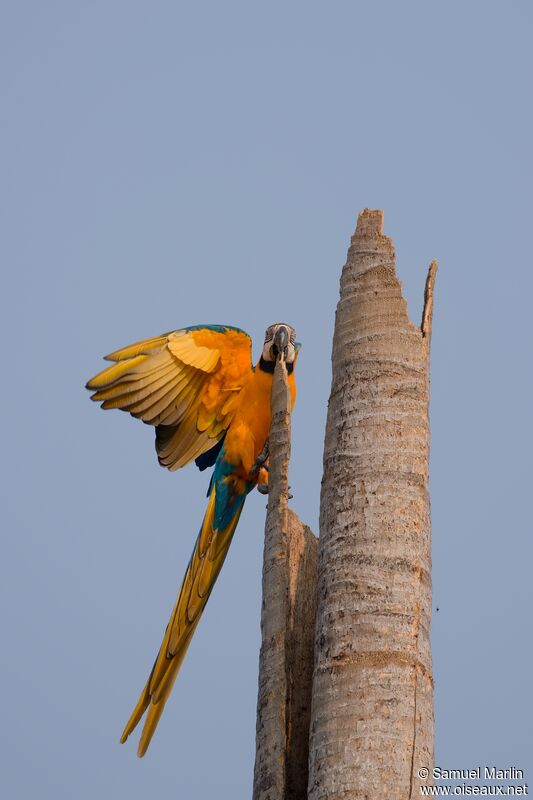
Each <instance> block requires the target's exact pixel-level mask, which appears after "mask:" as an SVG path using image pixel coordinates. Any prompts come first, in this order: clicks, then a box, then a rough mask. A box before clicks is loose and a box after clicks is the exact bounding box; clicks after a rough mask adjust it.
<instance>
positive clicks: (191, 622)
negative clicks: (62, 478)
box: [87, 323, 300, 757]
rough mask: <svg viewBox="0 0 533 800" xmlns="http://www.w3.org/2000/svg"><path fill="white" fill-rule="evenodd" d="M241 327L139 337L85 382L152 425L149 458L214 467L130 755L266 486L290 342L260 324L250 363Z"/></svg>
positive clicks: (144, 743)
mask: <svg viewBox="0 0 533 800" xmlns="http://www.w3.org/2000/svg"><path fill="white" fill-rule="evenodd" d="M251 346H252V342H251V339H250V337H249V336H248V334H247V333H245V332H244V331H243V330H241V329H240V328H234V327H231V326H229V325H194V326H192V327H188V328H182V329H180V330H175V331H171V332H169V333H165V334H162V335H161V336H156V337H155V338H153V339H146V340H144V341H141V342H137V343H136V344H132V345H130V346H128V347H124V348H122V349H120V350H116V351H115V352H114V353H111V354H110V355H108V356H105V358H106V359H107V360H109V361H113V362H114V363H113V365H112V366H110V367H107V369H105V370H103V371H102V372H100V373H98V375H96V376H95V377H94V378H91V380H90V381H88V383H87V388H88V389H90V390H91V391H93V394H92V395H91V399H92V400H97V401H102V408H105V409H107V408H119V409H122V410H123V411H129V412H130V414H132V416H134V417H138V418H140V419H142V420H143V422H146V423H148V424H150V425H154V426H155V429H156V430H155V434H156V436H155V446H156V451H157V455H158V458H159V463H160V464H161V465H162V466H163V467H167V468H168V469H169V470H176V469H178V468H179V467H183V466H185V464H188V463H190V462H191V461H193V460H195V462H196V464H197V465H198V467H199V468H200V469H201V470H204V469H206V468H207V467H210V466H214V470H213V474H212V477H211V481H210V484H209V490H208V498H209V500H208V503H207V510H206V512H205V516H204V519H203V522H202V525H201V527H200V532H199V534H198V538H197V539H196V544H195V546H194V550H193V553H192V556H191V559H190V561H189V565H188V567H187V570H186V572H185V577H184V579H183V583H182V585H181V589H180V591H179V594H178V599H177V600H176V604H175V606H174V609H173V611H172V614H171V617H170V621H169V623H168V625H167V628H166V632H165V635H164V638H163V642H162V644H161V648H160V650H159V653H158V655H157V658H156V660H155V663H154V666H153V668H152V671H151V673H150V676H149V678H148V681H147V683H146V686H145V688H144V690H143V692H142V694H141V696H140V698H139V701H138V703H137V705H136V706H135V709H134V710H133V713H132V715H131V717H130V719H129V720H128V722H127V724H126V727H125V728H124V732H123V734H122V737H121V740H120V741H121V742H125V741H126V739H127V738H128V736H129V735H130V733H131V732H132V731H133V729H134V728H135V726H136V725H137V723H138V722H139V721H140V719H141V718H142V717H143V715H144V713H145V712H146V711H147V715H146V719H145V722H144V727H143V730H142V734H141V738H140V741H139V747H138V750H137V755H138V756H140V757H141V756H143V755H144V754H145V753H146V750H147V748H148V745H149V744H150V741H151V739H152V736H153V734H154V731H155V728H156V726H157V723H158V721H159V719H160V717H161V714H162V712H163V709H164V706H165V703H166V701H167V699H168V697H169V694H170V692H171V690H172V686H173V685H174V681H175V679H176V676H177V674H178V671H179V669H180V666H181V664H182V662H183V658H184V656H185V653H186V651H187V648H188V646H189V643H190V641H191V638H192V636H193V634H194V631H195V630H196V626H197V625H198V622H199V620H200V617H201V615H202V612H203V610H204V608H205V605H206V603H207V600H208V598H209V595H210V594H211V591H212V589H213V586H214V584H215V581H216V579H217V577H218V574H219V572H220V569H221V567H222V564H223V563H224V559H225V557H226V554H227V552H228V549H229V546H230V543H231V540H232V537H233V534H234V532H235V528H236V527H237V523H238V521H239V517H240V515H241V511H242V509H243V505H244V501H245V498H246V496H247V494H248V493H249V492H250V491H251V490H252V489H253V488H254V487H255V486H258V488H259V489H260V490H262V491H263V492H266V491H268V463H267V459H268V435H269V431H270V421H271V411H270V394H271V387H272V378H273V373H274V367H275V364H276V361H277V360H278V359H283V360H284V361H285V364H286V368H287V374H288V383H289V389H290V394H291V401H292V404H294V400H295V398H296V385H295V382H294V365H295V362H296V359H297V356H298V350H299V347H300V345H299V344H298V343H297V342H296V341H295V332H294V329H293V328H292V327H291V326H290V325H287V324H285V323H276V324H274V325H271V326H270V327H269V328H267V331H266V334H265V341H264V345H263V350H262V353H261V357H260V359H259V362H258V363H257V365H256V366H255V367H254V366H252V357H251Z"/></svg>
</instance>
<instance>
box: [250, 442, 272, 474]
mask: <svg viewBox="0 0 533 800" xmlns="http://www.w3.org/2000/svg"><path fill="white" fill-rule="evenodd" d="M267 459H268V439H267V440H266V442H265V444H264V446H263V449H262V450H261V452H260V453H259V455H258V456H257V458H256V459H255V463H254V465H253V467H252V469H251V470H250V473H251V474H252V475H256V474H257V473H258V472H259V470H260V469H261V468H262V467H263V468H264V469H266V470H267V471H268V467H265V466H264V464H265V461H267Z"/></svg>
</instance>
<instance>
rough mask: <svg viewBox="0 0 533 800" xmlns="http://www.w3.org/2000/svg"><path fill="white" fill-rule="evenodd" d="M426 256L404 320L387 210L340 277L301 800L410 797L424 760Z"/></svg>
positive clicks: (362, 218) (428, 697) (361, 232)
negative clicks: (420, 288)
mask: <svg viewBox="0 0 533 800" xmlns="http://www.w3.org/2000/svg"><path fill="white" fill-rule="evenodd" d="M436 268H437V264H436V262H433V263H432V265H431V267H430V270H429V275H428V279H427V284H426V302H425V307H424V315H423V320H422V325H421V326H420V327H418V326H416V325H414V324H413V323H412V322H411V321H410V320H409V317H408V314H407V306H406V303H405V300H404V298H403V296H402V291H401V284H400V281H399V280H398V278H397V276H396V272H395V253H394V248H393V245H392V242H391V241H390V239H389V238H387V237H386V236H384V235H383V212H381V211H369V210H368V209H367V210H365V211H364V212H362V214H360V215H359V219H358V223H357V229H356V231H355V234H354V236H353V237H352V242H351V247H350V249H349V251H348V259H347V263H346V265H345V267H344V269H343V272H342V277H341V288H340V300H339V304H338V306H337V315H336V322H335V334H334V339H333V381H332V387H331V396H330V400H329V408H328V419H327V427H326V438H325V448H324V475H323V480H322V494H321V509H320V539H319V578H318V611H317V627H316V642H315V671H314V680H313V708H312V718H311V738H310V763H309V771H310V774H309V798H310V800H325V798H327V800H337V799H338V798H343V800H346V799H347V798H350V800H357V798H361V800H362V799H363V798H364V799H365V800H383V798H386V800H407V799H408V798H409V800H410V798H415V797H419V796H420V793H419V783H420V782H419V779H418V777H417V770H418V769H419V768H421V767H427V768H428V769H429V770H430V771H431V767H432V765H433V684H432V667H431V650H430V640H429V632H430V621H431V530H430V507H429V494H428V459H429V420H428V403H429V341H430V332H431V311H432V302H433V282H434V277H435V273H436Z"/></svg>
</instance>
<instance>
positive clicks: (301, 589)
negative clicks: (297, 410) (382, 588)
mask: <svg viewBox="0 0 533 800" xmlns="http://www.w3.org/2000/svg"><path fill="white" fill-rule="evenodd" d="M290 407H291V403H290V395H289V389H288V386H287V373H286V369H285V365H284V363H283V362H281V361H278V363H277V364H276V369H275V372H274V380H273V385H272V425H271V429H270V439H269V452H270V457H269V461H270V464H269V495H268V511H267V517H266V524H265V547H264V559H263V602H262V608H261V652H260V656H259V692H258V700H257V731H256V759H255V771H254V789H253V798H254V800H305V798H306V797H307V782H308V767H307V764H308V753H309V718H310V712H311V686H312V673H313V641H314V629H315V614H316V576H317V560H318V542H317V539H316V537H315V536H314V534H313V533H312V532H311V530H310V529H309V528H308V527H307V526H306V525H304V524H303V523H302V522H301V521H300V519H299V518H298V516H297V515H296V514H295V513H294V512H293V511H291V510H290V509H289V508H288V496H289V487H288V471H289V457H290Z"/></svg>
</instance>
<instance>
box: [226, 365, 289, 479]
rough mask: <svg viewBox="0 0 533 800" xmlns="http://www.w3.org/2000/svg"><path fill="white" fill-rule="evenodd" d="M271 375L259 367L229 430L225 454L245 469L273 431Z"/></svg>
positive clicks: (241, 399)
mask: <svg viewBox="0 0 533 800" xmlns="http://www.w3.org/2000/svg"><path fill="white" fill-rule="evenodd" d="M272 377H273V376H272V375H271V374H269V373H268V372H263V370H261V369H259V367H256V368H255V370H254V372H253V373H251V375H250V379H249V381H248V382H247V384H246V386H245V387H244V389H243V391H242V394H241V398H240V403H239V408H238V409H237V411H236V413H235V416H234V418H233V420H232V422H231V425H230V427H229V430H228V432H227V434H226V439H225V443H224V449H225V451H226V458H227V459H228V461H229V462H230V463H231V464H234V465H235V467H236V470H237V471H239V472H240V471H241V470H239V467H241V468H242V471H243V472H244V473H246V474H247V473H248V472H250V470H251V468H252V466H253V465H254V462H255V460H256V458H257V456H258V455H259V453H260V452H261V450H262V449H263V447H264V445H265V442H266V440H267V438H268V434H269V432H270V422H271V408H270V396H271V392H272ZM289 387H290V390H291V398H292V403H293V404H294V400H295V396H296V385H295V382H294V375H289Z"/></svg>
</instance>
